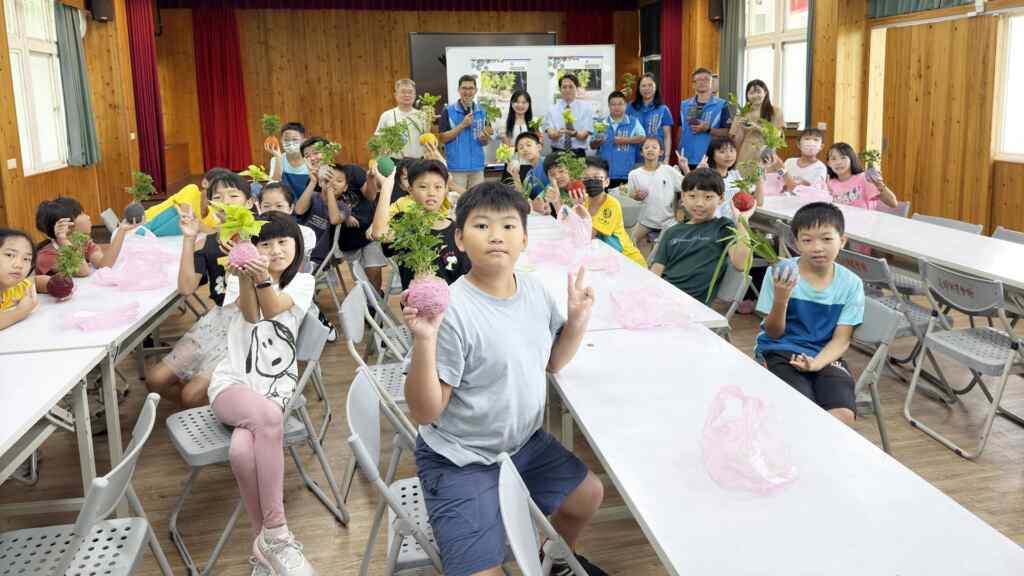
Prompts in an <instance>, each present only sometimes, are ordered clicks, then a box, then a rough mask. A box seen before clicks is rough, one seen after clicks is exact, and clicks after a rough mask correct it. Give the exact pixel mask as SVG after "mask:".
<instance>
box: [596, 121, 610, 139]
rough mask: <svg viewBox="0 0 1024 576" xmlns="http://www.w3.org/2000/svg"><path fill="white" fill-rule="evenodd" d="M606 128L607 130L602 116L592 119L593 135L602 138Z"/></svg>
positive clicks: (606, 124) (606, 123)
mask: <svg viewBox="0 0 1024 576" xmlns="http://www.w3.org/2000/svg"><path fill="white" fill-rule="evenodd" d="M606 130H608V122H605V119H604V118H598V119H596V120H594V136H595V137H596V138H598V139H601V140H603V139H604V137H605V136H606V134H605V131H606Z"/></svg>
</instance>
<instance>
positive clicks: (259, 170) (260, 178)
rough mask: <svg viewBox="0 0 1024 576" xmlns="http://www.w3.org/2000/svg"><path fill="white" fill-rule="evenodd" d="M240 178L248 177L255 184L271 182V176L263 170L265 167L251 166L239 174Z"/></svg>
mask: <svg viewBox="0 0 1024 576" xmlns="http://www.w3.org/2000/svg"><path fill="white" fill-rule="evenodd" d="M238 175H239V176H246V177H248V178H250V179H252V181H253V182H269V181H270V175H269V174H267V173H266V171H264V170H263V166H257V165H255V164H249V167H248V168H246V169H245V170H242V171H241V172H239V173H238Z"/></svg>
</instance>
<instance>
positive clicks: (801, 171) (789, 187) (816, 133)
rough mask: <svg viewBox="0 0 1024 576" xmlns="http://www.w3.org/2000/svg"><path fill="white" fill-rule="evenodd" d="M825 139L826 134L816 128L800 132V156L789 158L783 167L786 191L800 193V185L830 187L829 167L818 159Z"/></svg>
mask: <svg viewBox="0 0 1024 576" xmlns="http://www.w3.org/2000/svg"><path fill="white" fill-rule="evenodd" d="M823 140H824V134H822V132H821V130H818V129H816V128H808V129H807V130H804V131H803V133H802V134H800V156H799V157H798V158H787V159H786V162H785V164H784V167H783V170H784V173H785V176H784V178H785V185H784V186H785V190H786V192H789V193H791V194H798V193H799V190H797V188H798V187H800V186H807V187H810V188H814V189H815V190H819V191H824V190H827V189H828V188H827V185H828V168H827V167H826V166H825V163H824V162H822V161H821V160H818V154H819V153H821V143H822V141H823Z"/></svg>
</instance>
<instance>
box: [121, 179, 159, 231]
mask: <svg viewBox="0 0 1024 576" xmlns="http://www.w3.org/2000/svg"><path fill="white" fill-rule="evenodd" d="M127 190H128V194H130V195H131V197H132V203H131V204H129V205H128V206H126V207H125V209H124V219H125V220H127V221H128V222H131V223H132V224H142V223H143V222H145V220H146V209H145V208H143V207H142V203H143V202H145V201H146V200H149V197H150V196H152V195H153V192H156V188H155V187H154V186H153V177H152V176H150V175H149V174H146V173H145V172H139V171H138V170H132V185H131V186H128V188H127Z"/></svg>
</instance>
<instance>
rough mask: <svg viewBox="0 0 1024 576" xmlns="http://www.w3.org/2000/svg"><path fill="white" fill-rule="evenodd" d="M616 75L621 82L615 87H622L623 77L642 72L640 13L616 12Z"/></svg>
mask: <svg viewBox="0 0 1024 576" xmlns="http://www.w3.org/2000/svg"><path fill="white" fill-rule="evenodd" d="M614 26H615V31H614V32H615V37H614V42H615V73H616V74H618V76H619V80H618V81H616V83H615V85H616V86H620V85H621V78H622V75H623V74H625V73H627V72H629V73H630V74H633V75H635V76H639V75H640V72H641V70H642V66H641V62H640V13H639V12H637V11H633V12H616V13H615V20H614Z"/></svg>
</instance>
